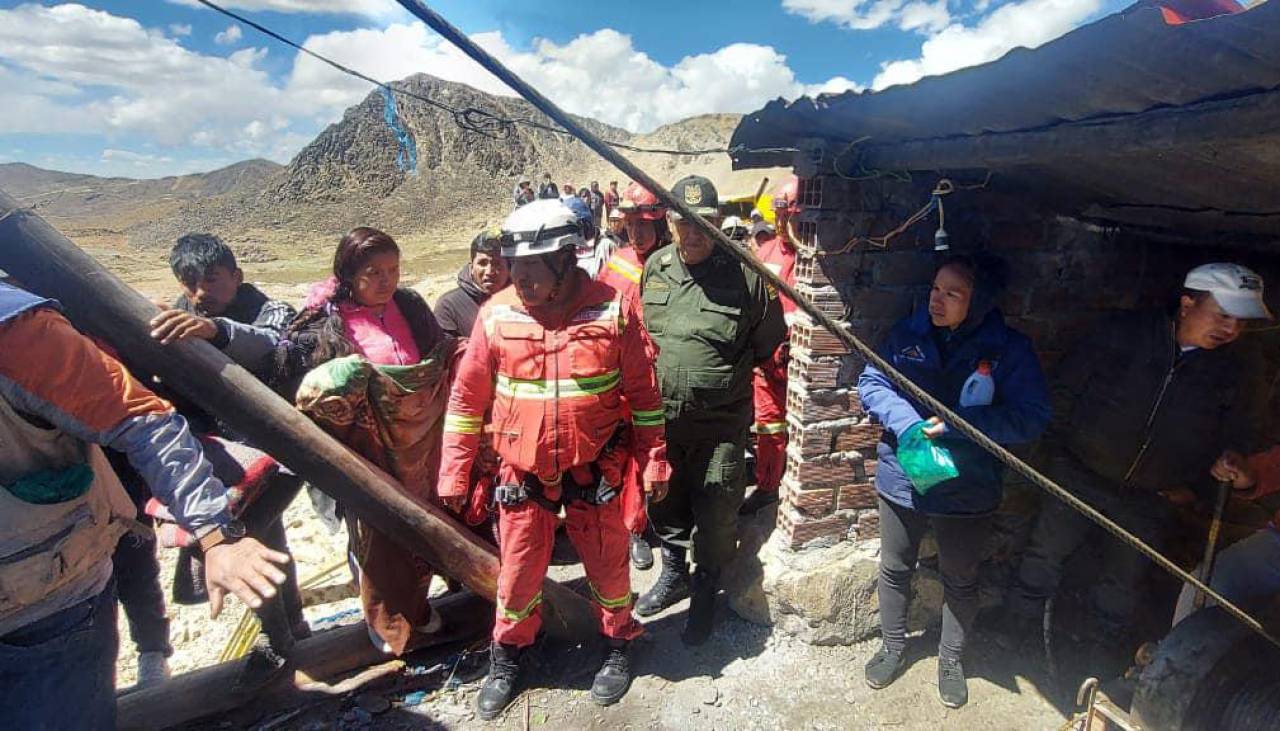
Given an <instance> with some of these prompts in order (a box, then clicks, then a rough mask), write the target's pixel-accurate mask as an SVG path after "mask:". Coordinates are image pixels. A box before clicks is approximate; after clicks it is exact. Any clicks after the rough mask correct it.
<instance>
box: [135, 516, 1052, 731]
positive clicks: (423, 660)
mask: <svg viewBox="0 0 1280 731" xmlns="http://www.w3.org/2000/svg"><path fill="white" fill-rule="evenodd" d="M287 515H288V517H289V519H290V521H291V522H290V525H291V530H290V540H291V543H292V544H293V547H294V550H295V556H296V557H297V560H298V562H299V566H300V567H301V568H302V575H303V576H304V577H305V576H308V575H310V574H311V573H313V572H314V570H316V569H318V568H320V567H323V566H327V565H329V564H330V563H331V562H332V561H333V560H335V558H336V557H341V555H342V554H341V552H342V550H343V545H344V539H343V537H342V536H340V535H339V536H329V535H327V534H326V533H325V532H324V531H323V529H322V528H321V527H320V526H319V523H318V521H316V520H315V519H314V517H313V516H312V515H311V514H310V507H309V505H307V504H306V502H305V496H303V497H302V499H300V500H299V501H298V502H296V503H295V504H294V505H293V506H292V507H291V508H290V510H289V512H288V514H287ZM166 570H169V567H168V566H167V565H166ZM343 573H344V575H345V572H343ZM552 574H553V576H555V577H556V578H558V579H560V580H562V581H563V580H572V579H575V578H578V577H579V576H580V575H581V570H580V567H558V568H553V569H552ZM657 574H658V569H657V568H654V569H651V570H649V571H643V572H642V571H633V580H634V586H635V587H636V589H637V590H641V591H642V590H644V589H646V588H648V586H649V585H651V584H652V583H653V581H654V580H655V579H656V578H657ZM354 604H355V602H354V600H347V601H345V602H343V603H341V604H330V605H325V606H322V607H315V608H311V609H309V610H308V618H309V619H312V620H313V621H314V620H315V619H317V618H318V617H321V616H325V615H332V614H334V613H335V612H336V611H339V610H340V609H343V608H346V607H349V606H354ZM686 608H687V602H684V603H681V604H679V605H677V606H675V607H673V608H672V609H670V610H668V611H667V612H665V613H663V614H661V615H658V616H657V617H654V618H651V619H650V620H648V621H647V622H646V629H647V633H646V635H645V637H644V638H643V639H642V640H641V641H639V642H638V643H637V647H636V651H635V656H634V657H635V664H636V669H637V678H636V680H635V682H634V684H633V685H632V688H631V691H630V692H629V693H628V695H627V696H626V697H625V698H624V699H623V700H622V701H621V702H620V703H618V704H617V705H615V706H612V707H610V708H600V707H597V706H596V705H594V704H593V703H592V702H591V701H590V698H589V697H588V689H589V687H590V684H591V677H592V675H593V674H594V672H595V670H596V669H597V668H598V666H599V662H600V657H601V654H600V653H601V649H600V648H599V647H598V646H596V645H594V644H589V645H587V646H580V647H565V646H557V645H555V644H554V643H549V642H548V643H546V644H544V645H541V646H539V648H538V651H537V653H536V660H535V663H536V664H535V665H534V666H533V667H532V668H530V671H529V672H527V674H526V683H525V685H526V690H525V692H524V693H523V694H522V696H521V697H520V698H519V699H518V700H517V701H516V702H515V703H514V704H513V705H512V706H511V708H510V709H509V711H508V712H507V714H506V715H505V716H503V717H502V718H500V719H498V720H496V721H493V722H489V723H486V722H482V721H480V720H478V719H477V718H476V717H475V714H474V712H473V705H474V702H475V694H476V691H477V690H478V688H479V684H480V681H481V680H482V678H483V675H484V672H485V670H486V667H487V654H486V652H485V651H484V650H483V649H482V647H483V645H484V640H483V639H480V640H477V641H476V642H475V643H472V645H471V648H472V649H471V650H469V651H468V650H461V651H459V650H457V649H455V650H453V651H452V652H453V653H454V654H451V655H448V657H443V656H442V654H447V653H441V652H439V651H437V652H436V654H434V655H430V656H424V655H422V654H420V655H418V656H416V657H413V656H411V657H410V658H409V659H408V660H409V666H408V672H407V673H404V674H402V676H401V677H399V678H397V679H395V680H394V681H392V682H389V683H382V684H379V685H377V686H375V687H373V688H370V689H367V690H366V691H365V692H363V693H361V694H350V695H348V696H345V697H341V698H340V699H337V700H334V701H329V702H326V703H322V704H319V705H315V706H311V707H308V708H306V709H303V710H300V711H292V712H288V713H283V712H282V713H275V714H272V715H268V716H265V717H261V718H253V719H250V720H246V718H247V717H238V718H236V719H234V720H232V719H223V720H222V721H217V720H213V721H211V722H209V723H206V724H204V725H203V726H202V728H207V729H225V728H254V729H261V730H263V731H265V730H266V729H291V730H296V731H327V730H329V729H388V730H389V729H410V728H413V729H420V728H450V729H481V728H485V729H524V728H537V727H545V728H557V729H558V728H565V729H579V728H616V729H688V728H700V729H701V728H708V729H778V728H783V729H934V728H976V727H982V728H984V729H1011V730H1012V729H1056V728H1059V727H1060V726H1061V725H1062V723H1063V721H1064V716H1063V714H1062V713H1061V712H1059V710H1057V709H1056V708H1055V707H1054V705H1053V704H1052V703H1051V702H1050V700H1049V699H1047V698H1046V697H1045V696H1044V695H1042V694H1041V692H1040V691H1039V690H1038V689H1037V687H1036V684H1035V683H1033V682H1031V681H1030V680H1028V679H1027V678H1025V677H1020V676H1014V675H1010V674H1008V673H1007V672H1005V671H1003V670H1002V668H1008V667H1016V666H1017V662H1016V658H1011V657H1008V656H1005V655H1002V654H1001V653H1000V652H999V651H998V650H997V649H996V647H995V645H994V643H992V642H990V641H983V637H982V636H981V635H979V637H978V638H977V639H976V640H975V641H974V643H973V645H972V647H973V652H972V653H971V656H970V659H969V662H968V670H969V674H970V676H971V680H970V684H969V688H970V702H969V705H968V706H966V707H965V708H962V709H959V710H950V709H947V708H945V707H944V706H942V704H941V703H940V702H939V701H938V698H937V688H936V667H937V665H936V660H935V657H934V655H933V652H932V648H933V647H934V645H935V644H936V642H937V638H936V635H933V636H918V637H916V638H914V639H913V641H912V645H911V647H910V650H909V656H910V660H911V665H910V667H909V669H908V670H907V671H906V673H905V674H904V675H903V677H902V678H901V679H899V680H898V681H897V682H896V683H894V684H893V685H892V686H890V687H889V688H887V689H885V690H882V691H878V692H877V691H872V690H870V689H869V688H867V686H866V685H865V683H864V682H863V680H862V665H863V664H864V663H865V662H866V661H867V659H868V658H870V656H871V654H872V653H873V652H874V651H875V649H876V647H875V645H874V644H872V643H863V644H859V645H854V646H849V647H815V646H812V645H808V644H805V643H802V642H799V641H797V640H794V639H792V638H790V637H788V636H785V635H782V634H781V633H776V634H775V633H771V632H770V630H769V629H768V628H766V627H760V626H757V625H752V624H749V623H747V622H745V621H743V620H741V619H739V618H738V617H736V616H735V615H734V614H733V613H732V612H731V611H729V610H728V608H727V607H726V606H724V605H723V601H722V603H721V607H720V614H719V617H720V625H719V627H718V630H717V634H716V635H715V636H714V637H713V639H712V640H711V641H709V642H708V643H707V644H706V645H705V646H703V647H701V648H697V649H689V648H686V647H684V646H683V645H682V644H681V642H680V639H679V633H680V630H681V628H682V626H683V623H684V612H685V610H686ZM203 612H204V608H203V607H196V608H178V609H177V610H176V611H175V619H176V620H177V621H176V622H175V632H174V636H175V644H176V645H178V646H179V650H178V654H177V655H176V656H175V660H174V667H175V670H185V669H188V668H191V667H195V666H198V665H201V664H204V663H209V662H213V661H215V659H216V656H217V653H218V652H219V651H220V650H221V648H222V646H223V645H224V644H225V641H226V640H225V638H226V637H228V636H229V634H230V632H231V629H232V627H233V626H234V623H235V621H237V620H238V613H237V612H232V613H231V615H230V616H229V617H227V618H224V619H222V620H220V621H219V622H216V623H212V622H209V621H208V619H207V615H206V614H204V613H203ZM184 632H185V633H186V635H187V639H185V640H184V639H183V633H184ZM129 662H130V660H129V658H128V657H127V653H126V657H123V658H122V665H121V670H122V678H123V677H125V676H126V674H127V672H128V667H129V665H128V663H129ZM449 676H452V680H453V682H451V683H448V684H446V681H447V680H448V679H449Z"/></svg>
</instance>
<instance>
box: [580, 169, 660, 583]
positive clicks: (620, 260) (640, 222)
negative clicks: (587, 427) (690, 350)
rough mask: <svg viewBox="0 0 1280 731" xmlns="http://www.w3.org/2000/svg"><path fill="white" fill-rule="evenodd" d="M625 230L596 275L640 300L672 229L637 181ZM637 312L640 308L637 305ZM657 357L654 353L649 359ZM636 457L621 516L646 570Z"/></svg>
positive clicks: (634, 555) (625, 204) (624, 205)
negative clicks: (649, 268)
mask: <svg viewBox="0 0 1280 731" xmlns="http://www.w3.org/2000/svg"><path fill="white" fill-rule="evenodd" d="M618 210H619V211H621V213H622V218H623V223H624V225H625V226H626V230H627V240H628V241H629V242H630V244H631V245H630V246H626V247H622V248H619V249H614V252H613V255H612V256H610V257H609V260H608V261H607V262H606V263H605V265H604V266H603V267H601V268H600V274H599V275H598V276H597V277H596V278H597V279H599V280H600V281H601V282H604V283H605V284H607V285H609V286H610V287H613V288H614V289H616V290H618V291H619V292H620V293H622V296H623V299H624V300H626V301H633V300H634V301H637V302H638V301H639V297H640V275H641V274H643V273H644V263H645V262H646V261H648V260H649V255H650V254H652V253H653V252H655V251H657V250H658V249H660V248H662V247H663V246H666V245H667V244H669V243H671V230H670V229H669V228H668V226H667V207H666V206H664V205H663V204H662V202H661V201H659V200H658V197H657V196H655V195H654V194H653V193H651V192H649V190H648V189H646V188H645V187H644V186H642V185H640V184H639V183H631V184H630V185H628V186H627V189H626V191H625V192H624V193H623V194H622V200H621V202H620V203H619V204H618ZM635 309H636V314H637V316H640V314H641V308H640V307H639V306H637V307H636V308H635ZM655 360H657V355H656V353H655V354H653V355H651V356H650V357H649V362H650V363H653V362H654V361H655ZM640 483H641V480H640V472H639V469H638V463H637V461H634V460H633V461H632V462H631V463H630V464H629V465H628V466H627V470H626V473H625V481H624V483H623V490H622V519H623V521H624V522H625V523H626V525H627V530H629V531H631V563H633V564H635V567H636V568H638V569H640V570H642V571H645V570H648V569H649V568H651V567H652V566H653V549H652V548H651V547H650V546H649V542H648V541H646V540H645V538H644V533H645V529H646V528H647V527H648V524H649V519H648V515H647V514H646V512H645V505H644V490H643V489H642V488H641V484H640Z"/></svg>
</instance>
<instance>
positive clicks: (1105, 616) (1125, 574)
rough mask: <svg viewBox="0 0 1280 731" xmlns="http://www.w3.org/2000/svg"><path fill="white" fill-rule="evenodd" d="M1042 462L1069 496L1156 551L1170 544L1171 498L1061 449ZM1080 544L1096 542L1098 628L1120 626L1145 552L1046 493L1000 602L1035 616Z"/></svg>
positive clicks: (1131, 607)
mask: <svg viewBox="0 0 1280 731" xmlns="http://www.w3.org/2000/svg"><path fill="white" fill-rule="evenodd" d="M1043 469H1044V471H1045V474H1047V475H1049V476H1050V477H1052V478H1053V479H1054V480H1056V481H1057V482H1058V484H1060V485H1063V486H1065V487H1066V488H1067V489H1069V490H1071V492H1072V494H1073V495H1075V496H1076V497H1078V498H1080V499H1081V500H1084V501H1085V502H1086V503H1088V504H1089V505H1091V506H1093V507H1094V508H1096V509H1098V510H1100V511H1101V512H1102V513H1104V514H1106V515H1107V517H1109V518H1111V519H1112V520H1114V521H1116V522H1117V523H1119V524H1120V525H1121V526H1123V527H1124V528H1126V529H1128V530H1129V531H1131V532H1132V533H1134V534H1136V535H1137V536H1138V537H1139V538H1141V539H1142V540H1143V541H1145V542H1146V543H1147V544H1148V545H1150V546H1152V547H1153V548H1155V549H1156V550H1163V549H1164V547H1165V546H1166V545H1167V544H1168V541H1169V534H1170V528H1171V527H1172V526H1174V525H1176V517H1175V512H1174V509H1173V507H1172V506H1171V505H1170V504H1169V501H1168V500H1165V499H1164V498H1163V497H1161V496H1160V495H1158V494H1156V493H1151V492H1146V491H1142V490H1134V489H1129V488H1125V487H1124V486H1122V485H1117V484H1115V483H1113V482H1111V481H1109V480H1107V479H1106V478H1104V477H1102V476H1101V475H1098V474H1097V473H1095V472H1093V471H1092V470H1090V469H1088V468H1087V467H1085V466H1084V465H1082V464H1080V462H1078V461H1077V460H1075V459H1074V458H1072V457H1070V456H1069V455H1066V454H1062V453H1054V454H1050V455H1049V456H1048V457H1046V458H1045V459H1044V460H1043ZM1086 543H1089V544H1094V543H1097V544H1099V545H1100V546H1101V549H1102V556H1101V561H1100V563H1099V565H1098V566H1097V567H1096V571H1095V574H1096V576H1097V581H1096V582H1094V584H1093V585H1092V586H1091V587H1090V602H1091V604H1092V609H1093V611H1094V612H1095V615H1096V617H1097V619H1098V621H1099V622H1100V623H1101V627H1102V631H1103V632H1104V633H1107V634H1111V635H1119V634H1121V633H1123V632H1124V630H1125V628H1126V627H1128V625H1129V623H1130V622H1131V621H1132V619H1133V616H1134V612H1135V610H1136V609H1137V606H1136V604H1137V601H1136V600H1137V598H1138V596H1140V593H1139V589H1138V588H1137V587H1139V586H1141V584H1142V582H1143V580H1144V579H1145V578H1146V576H1147V573H1148V571H1149V570H1150V568H1151V561H1150V559H1148V558H1147V557H1146V556H1144V555H1142V554H1140V553H1138V552H1137V551H1136V550H1135V549H1133V548H1131V547H1130V546H1129V545H1128V544H1126V543H1122V542H1121V541H1120V539H1118V538H1116V537H1115V536H1112V535H1111V534H1110V533H1108V532H1106V531H1105V530H1103V529H1102V528H1101V527H1100V526H1098V525H1096V524H1095V523H1094V522H1093V521H1091V520H1089V519H1088V518H1086V517H1084V516H1083V515H1081V514H1080V513H1078V512H1076V511H1075V510H1074V509H1072V508H1070V507H1067V505H1066V504H1065V503H1063V502H1062V501H1060V500H1058V499H1057V498H1053V497H1046V498H1045V500H1044V503H1043V504H1042V505H1041V508H1040V514H1039V515H1038V516H1037V517H1036V524H1035V528H1034V529H1033V530H1032V532H1031V542H1030V543H1029V544H1028V545H1027V548H1026V551H1025V552H1024V553H1023V554H1022V563H1021V564H1020V565H1019V566H1018V574H1017V577H1016V580H1015V582H1014V583H1013V585H1012V586H1011V587H1010V590H1009V595H1008V597H1007V598H1006V600H1005V604H1006V606H1007V607H1008V608H1009V609H1010V610H1011V611H1012V612H1013V613H1015V614H1016V615H1019V616H1022V617H1026V618H1029V619H1030V618H1039V617H1040V616H1041V614H1042V613H1043V612H1044V604H1045V602H1046V601H1047V600H1048V599H1049V597H1051V596H1053V595H1054V594H1055V593H1056V592H1057V590H1058V584H1059V582H1060V581H1061V579H1062V571H1063V567H1064V566H1065V565H1066V563H1067V561H1068V560H1069V559H1070V558H1071V556H1072V555H1073V554H1074V553H1075V552H1076V550H1078V549H1079V548H1080V547H1081V546H1083V545H1085V544H1086Z"/></svg>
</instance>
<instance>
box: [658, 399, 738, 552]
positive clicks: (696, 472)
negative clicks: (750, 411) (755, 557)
mask: <svg viewBox="0 0 1280 731" xmlns="http://www.w3.org/2000/svg"><path fill="white" fill-rule="evenodd" d="M746 449H747V428H746V426H745V424H744V425H743V427H742V428H741V429H740V430H722V431H721V433H719V434H717V433H715V432H710V433H708V430H706V429H705V428H704V429H699V428H697V426H696V425H689V424H684V423H681V422H674V423H668V424H667V459H669V460H670V461H671V465H672V467H673V468H674V470H675V473H674V474H673V475H672V477H671V484H670V490H669V491H668V492H667V497H666V499H664V500H662V501H661V502H657V503H650V504H649V521H650V523H651V524H652V526H653V531H654V533H656V534H657V536H658V538H659V540H661V541H662V543H663V544H665V545H667V546H672V547H677V548H684V549H692V551H693V562H694V563H695V564H697V565H698V566H699V567H701V568H706V569H711V570H719V569H721V568H723V567H724V566H725V565H727V564H728V563H729V562H730V561H732V560H733V557H734V554H736V553H737V551H738V508H739V507H741V506H742V496H743V494H744V493H745V492H746V489H747V482H746V477H747V474H746Z"/></svg>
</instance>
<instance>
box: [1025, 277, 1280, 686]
mask: <svg viewBox="0 0 1280 731" xmlns="http://www.w3.org/2000/svg"><path fill="white" fill-rule="evenodd" d="M1269 319H1271V312H1270V311H1269V310H1268V309H1267V306H1266V304H1265V303H1264V302H1263V298H1262V278H1261V277H1259V276H1258V275H1257V274H1256V273H1254V272H1253V271H1251V270H1249V269H1246V268H1245V267H1242V266H1240V265H1237V264H1226V263H1216V264H1206V265H1204V266H1200V267H1196V268H1195V269H1192V270H1191V271H1190V272H1189V273H1188V274H1187V276H1186V279H1185V280H1184V281H1183V287H1182V290H1181V291H1180V292H1179V294H1178V296H1177V299H1176V301H1175V303H1174V306H1173V307H1172V308H1169V309H1154V310H1147V311H1140V312H1129V313H1124V314H1122V315H1119V316H1116V317H1113V318H1111V319H1109V320H1108V321H1107V322H1105V323H1104V324H1102V325H1101V326H1099V327H1097V328H1095V329H1094V330H1093V331H1091V332H1090V333H1088V334H1087V335H1086V337H1085V338H1084V339H1083V341H1082V342H1080V343H1079V344H1078V345H1077V346H1076V348H1075V349H1074V350H1072V351H1070V352H1068V354H1067V356H1066V357H1065V358H1064V359H1063V360H1062V361H1061V362H1060V364H1059V366H1058V368H1057V371H1056V376H1057V377H1056V378H1054V379H1052V382H1051V385H1052V388H1053V398H1054V422H1053V424H1052V425H1051V426H1050V427H1049V431H1048V432H1047V433H1046V434H1045V436H1044V438H1043V439H1042V441H1041V455H1040V465H1039V466H1040V468H1041V470H1042V471H1043V472H1044V473H1045V474H1047V475H1048V476H1049V477H1051V478H1053V479H1054V480H1055V481H1056V482H1057V483H1058V484H1060V485H1062V486H1063V487H1064V488H1066V489H1068V490H1070V491H1071V492H1072V493H1073V494H1075V495H1076V496H1077V497H1079V498H1080V499H1082V500H1084V501H1085V502H1087V503H1089V504H1090V505H1092V506H1093V507H1095V508H1097V509H1099V510H1101V511H1102V512H1103V513H1104V514H1106V515H1107V516H1109V517H1110V518H1112V519H1113V520H1115V521H1117V522H1118V523H1120V525H1122V526H1123V527H1125V528H1126V529H1128V530H1130V531H1132V532H1133V533H1135V534H1136V535H1138V536H1139V537H1140V538H1142V539H1143V540H1144V541H1145V542H1147V544H1148V545H1151V546H1152V547H1154V548H1156V549H1157V550H1161V549H1162V548H1163V547H1164V545H1165V543H1166V539H1167V538H1168V537H1169V533H1170V531H1171V529H1173V528H1174V526H1175V525H1176V521H1175V520H1174V516H1173V513H1174V508H1175V507H1176V506H1187V505H1190V504H1191V503H1192V502H1193V501H1194V500H1195V493H1194V492H1193V490H1196V489H1200V490H1203V489H1204V488H1206V487H1209V486H1210V485H1211V482H1210V481H1209V480H1207V477H1208V475H1209V470H1210V467H1211V466H1213V464H1214V462H1215V460H1216V458H1217V457H1218V456H1219V455H1221V454H1222V453H1223V452H1224V451H1225V450H1235V451H1238V452H1240V453H1243V454H1249V453H1250V452H1251V451H1252V448H1253V447H1254V439H1255V432H1257V431H1258V427H1259V426H1260V422H1261V421H1262V416H1263V414H1262V408H1263V406H1264V404H1265V402H1266V399H1265V398H1264V397H1263V392H1264V390H1265V387H1264V385H1263V383H1262V380H1261V369H1260V368H1258V367H1257V364H1256V363H1255V362H1253V361H1252V359H1250V358H1248V357H1246V354H1245V352H1244V351H1242V350H1241V349H1240V348H1239V347H1238V346H1233V345H1232V343H1234V342H1235V341H1236V340H1237V339H1238V338H1239V337H1240V335H1241V333H1242V332H1243V330H1244V324H1245V322H1246V321H1248V320H1269ZM1099 541H1101V542H1102V552H1103V555H1102V560H1101V561H1100V562H1099V563H1098V564H1097V565H1096V568H1095V572H1096V575H1097V582H1096V583H1095V584H1094V585H1093V586H1092V587H1091V594H1092V596H1091V599H1092V604H1093V607H1092V608H1093V610H1094V611H1093V616H1094V617H1095V618H1096V620H1097V621H1098V623H1099V625H1100V626H1099V627H1098V629H1099V630H1100V635H1101V637H1102V639H1104V640H1108V641H1109V642H1107V643H1103V644H1105V646H1108V647H1110V648H1111V650H1113V651H1115V652H1116V653H1117V654H1119V653H1124V652H1125V651H1126V650H1128V649H1131V648H1129V645H1130V644H1132V641H1133V640H1135V639H1136V638H1126V635H1124V632H1125V630H1126V629H1127V627H1128V625H1129V622H1130V619H1131V617H1132V613H1133V610H1134V609H1135V604H1136V601H1135V600H1136V599H1137V598H1138V596H1139V593H1138V588H1137V587H1140V586H1141V585H1142V579H1143V577H1144V575H1145V573H1146V570H1147V568H1148V564H1149V562H1148V560H1147V559H1146V558H1145V557H1144V556H1142V555H1141V554H1139V553H1138V552H1137V551H1135V550H1134V549H1133V548H1131V547H1129V546H1128V545H1127V544H1124V543H1121V542H1120V541H1119V540H1118V539H1116V538H1114V537H1112V536H1111V535H1110V534H1107V533H1105V532H1103V531H1102V530H1101V529H1100V528H1099V527H1098V526H1096V525H1094V524H1093V522H1092V521H1090V520H1088V519H1086V518H1085V517H1084V516H1082V515H1081V514H1079V513H1078V512H1076V511H1075V510H1073V509H1071V508H1069V507H1067V506H1066V505H1065V504H1064V503H1062V502H1061V501H1059V500H1056V499H1053V498H1046V499H1045V502H1044V504H1043V506H1042V508H1041V512H1040V515H1039V516H1038V519H1037V520H1036V524H1035V528H1034V530H1033V531H1032V535H1031V542H1030V545H1028V547H1027V549H1026V552H1025V553H1024V554H1023V557H1022V563H1021V565H1020V566H1019V568H1018V572H1017V576H1016V580H1015V582H1014V585H1013V586H1012V587H1011V589H1010V593H1009V596H1008V597H1007V599H1006V616H1005V617H1003V618H1002V619H1003V620H1004V621H1003V622H1002V623H1001V625H1002V629H1003V630H1004V631H1005V632H1006V633H1007V634H1008V635H1009V636H1011V637H1018V636H1021V637H1022V638H1025V639H1031V638H1033V637H1038V636H1039V633H1038V632H1036V631H1035V630H1036V628H1038V627H1039V626H1040V624H1041V616H1042V613H1043V608H1044V604H1045V601H1046V600H1047V599H1048V598H1049V597H1051V596H1052V595H1053V594H1054V593H1055V592H1056V591H1057V587H1058V582H1059V579H1060V578H1061V574H1062V567H1063V565H1064V564H1065V563H1066V562H1067V559H1068V558H1069V557H1070V556H1071V555H1072V554H1073V553H1074V552H1075V550H1076V549H1077V548H1079V547H1080V546H1082V545H1085V544H1086V543H1096V542H1099ZM1038 646H1040V643H1039V642H1033V643H1031V644H1030V647H1029V648H1024V649H1030V648H1034V647H1038ZM1129 656H1130V657H1131V656H1132V655H1131V654H1130V655H1129ZM1117 659H1118V658H1117ZM1094 672H1095V673H1096V672H1098V670H1097V669H1095V670H1094Z"/></svg>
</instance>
